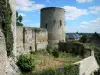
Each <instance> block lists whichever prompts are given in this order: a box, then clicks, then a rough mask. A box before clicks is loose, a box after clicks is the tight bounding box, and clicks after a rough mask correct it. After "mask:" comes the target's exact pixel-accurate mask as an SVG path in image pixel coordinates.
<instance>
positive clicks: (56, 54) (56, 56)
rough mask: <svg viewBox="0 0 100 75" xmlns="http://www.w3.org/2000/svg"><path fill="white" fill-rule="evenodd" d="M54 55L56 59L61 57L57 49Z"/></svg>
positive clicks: (53, 52)
mask: <svg viewBox="0 0 100 75" xmlns="http://www.w3.org/2000/svg"><path fill="white" fill-rule="evenodd" d="M52 55H53V56H54V57H55V58H58V57H59V52H58V51H57V50H56V49H55V50H53V51H52Z"/></svg>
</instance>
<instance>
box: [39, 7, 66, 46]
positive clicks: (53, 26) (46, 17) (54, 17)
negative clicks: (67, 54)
mask: <svg viewBox="0 0 100 75" xmlns="http://www.w3.org/2000/svg"><path fill="white" fill-rule="evenodd" d="M40 21H41V22H40V23H41V26H40V27H41V28H46V29H47V31H48V46H49V47H58V43H59V42H65V10H64V9H63V8H59V7H47V8H42V9H41V20H40Z"/></svg>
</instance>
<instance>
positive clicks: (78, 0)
mask: <svg viewBox="0 0 100 75" xmlns="http://www.w3.org/2000/svg"><path fill="white" fill-rule="evenodd" d="M92 1H93V0H76V2H78V3H88V2H92Z"/></svg>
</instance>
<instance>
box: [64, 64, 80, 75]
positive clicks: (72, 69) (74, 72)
mask: <svg viewBox="0 0 100 75" xmlns="http://www.w3.org/2000/svg"><path fill="white" fill-rule="evenodd" d="M78 74H79V66H78V65H67V66H65V67H64V75H78Z"/></svg>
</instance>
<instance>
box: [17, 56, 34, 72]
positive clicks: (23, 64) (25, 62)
mask: <svg viewBox="0 0 100 75" xmlns="http://www.w3.org/2000/svg"><path fill="white" fill-rule="evenodd" d="M33 62H34V61H33V60H32V59H30V58H28V57H26V56H25V55H21V56H20V57H19V59H18V62H17V65H18V67H19V68H20V69H21V71H22V72H30V71H32V70H33V69H34V68H35V65H34V64H33Z"/></svg>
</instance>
